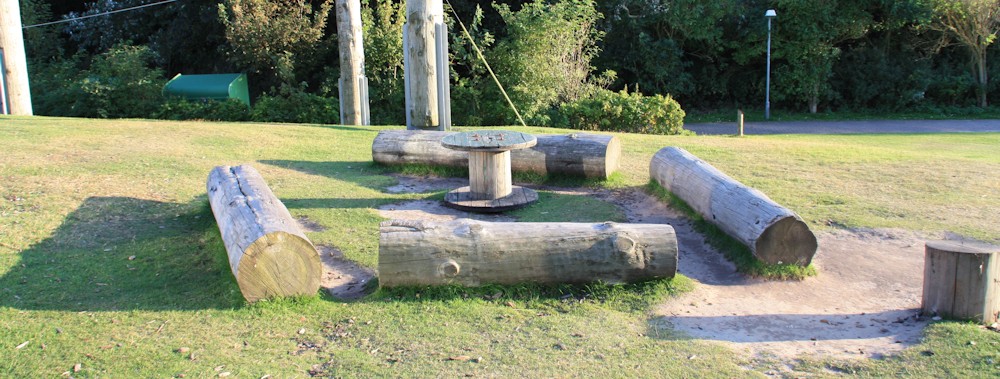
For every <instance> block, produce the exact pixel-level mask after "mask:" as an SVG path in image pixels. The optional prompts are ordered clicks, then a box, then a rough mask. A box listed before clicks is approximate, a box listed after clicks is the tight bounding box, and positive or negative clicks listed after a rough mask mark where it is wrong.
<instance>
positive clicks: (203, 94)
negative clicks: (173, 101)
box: [163, 74, 250, 106]
mask: <svg viewBox="0 0 1000 379" xmlns="http://www.w3.org/2000/svg"><path fill="white" fill-rule="evenodd" d="M163 96H167V97H180V98H184V99H188V100H206V99H208V100H226V99H237V100H239V101H241V102H243V104H246V105H247V106H250V91H248V90H247V75H246V74H208V75H181V74H177V76H175V77H174V78H173V79H170V81H169V82H167V85H165V86H163Z"/></svg>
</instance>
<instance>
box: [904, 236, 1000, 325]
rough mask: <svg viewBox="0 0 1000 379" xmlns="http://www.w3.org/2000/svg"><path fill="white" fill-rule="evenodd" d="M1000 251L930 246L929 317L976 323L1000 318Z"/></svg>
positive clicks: (927, 262) (956, 245)
mask: <svg viewBox="0 0 1000 379" xmlns="http://www.w3.org/2000/svg"><path fill="white" fill-rule="evenodd" d="M998 252H1000V248H998V247H989V246H985V245H982V246H975V245H971V244H964V243H961V242H955V241H931V242H927V244H926V245H925V250H924V294H923V299H922V303H921V309H922V310H923V312H924V313H926V314H937V315H939V316H941V317H948V318H955V319H967V320H975V321H976V322H982V323H985V324H992V323H994V322H997V319H998V317H1000V263H998V261H1000V259H998V258H997V256H998V255H1000V253H998Z"/></svg>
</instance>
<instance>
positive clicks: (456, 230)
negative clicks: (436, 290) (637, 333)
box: [378, 219, 677, 287]
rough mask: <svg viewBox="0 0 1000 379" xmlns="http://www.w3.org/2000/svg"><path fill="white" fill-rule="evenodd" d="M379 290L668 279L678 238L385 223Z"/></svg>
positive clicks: (584, 228) (555, 227)
mask: <svg viewBox="0 0 1000 379" xmlns="http://www.w3.org/2000/svg"><path fill="white" fill-rule="evenodd" d="M378 255H379V256H378V272H379V283H380V284H381V285H382V286H386V287H394V286H412V285H443V284H459V285H464V286H478V285H483V284H488V283H493V284H514V283H523V282H532V283H592V282H597V281H603V282H609V283H621V282H635V281H640V280H645V279H655V278H670V277H673V276H674V275H675V274H676V272H677V237H676V235H675V234H674V229H673V228H672V227H671V226H670V225H661V224H617V223H612V222H607V223H600V224H588V223H540V222H483V221H475V220H470V219H458V220H454V221H450V222H444V223H438V222H428V221H403V220H390V221H384V222H382V224H381V225H380V230H379V249H378Z"/></svg>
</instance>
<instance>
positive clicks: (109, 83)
mask: <svg viewBox="0 0 1000 379" xmlns="http://www.w3.org/2000/svg"><path fill="white" fill-rule="evenodd" d="M155 58H156V57H155V54H153V52H152V51H151V50H150V49H149V48H148V47H146V46H132V45H129V44H118V45H115V46H114V47H112V48H111V49H109V50H108V51H106V52H104V53H103V54H101V55H98V56H95V57H94V59H93V61H91V62H90V67H89V68H87V69H81V66H84V64H83V60H82V59H81V58H80V57H73V58H70V59H66V60H58V61H53V62H51V63H46V64H43V65H41V66H40V67H39V68H38V71H37V72H39V73H40V75H35V76H34V77H36V78H41V79H40V80H36V81H34V82H33V83H32V87H33V88H32V94H33V95H34V94H37V95H38V97H37V98H38V104H39V106H38V111H37V112H38V114H41V115H50V116H71V117H91V118H148V117H151V116H152V115H153V114H154V113H155V112H156V110H157V109H158V108H159V107H160V103H161V102H162V101H163V97H162V96H161V95H160V90H161V89H162V88H163V84H164V83H165V82H166V80H165V79H164V78H163V71H162V70H160V69H156V68H151V67H152V66H151V65H152V62H153V60H154V59H155ZM34 87H37V88H34Z"/></svg>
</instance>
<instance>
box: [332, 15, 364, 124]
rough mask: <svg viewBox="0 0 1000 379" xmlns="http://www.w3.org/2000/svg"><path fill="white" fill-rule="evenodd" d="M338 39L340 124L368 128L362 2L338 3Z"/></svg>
mask: <svg viewBox="0 0 1000 379" xmlns="http://www.w3.org/2000/svg"><path fill="white" fill-rule="evenodd" d="M336 7H337V37H338V38H337V40H338V46H339V48H340V82H339V84H340V123H341V124H344V125H368V124H369V120H368V117H367V114H368V97H367V96H365V94H367V92H368V91H367V87H368V79H367V78H366V77H365V45H364V37H363V35H362V31H361V1H360V0H337V2H336Z"/></svg>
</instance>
